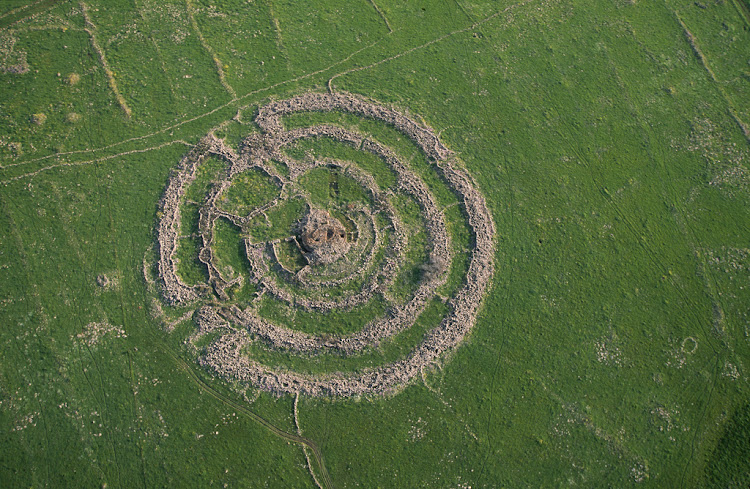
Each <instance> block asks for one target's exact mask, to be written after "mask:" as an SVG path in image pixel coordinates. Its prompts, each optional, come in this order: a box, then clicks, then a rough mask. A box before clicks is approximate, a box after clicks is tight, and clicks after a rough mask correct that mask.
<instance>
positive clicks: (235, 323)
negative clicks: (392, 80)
mask: <svg viewBox="0 0 750 489" xmlns="http://www.w3.org/2000/svg"><path fill="white" fill-rule="evenodd" d="M311 111H318V112H331V111H337V112H342V113H349V114H354V115H356V116H359V117H362V118H366V119H376V120H379V121H383V122H385V123H387V124H388V125H389V126H391V127H393V128H395V129H396V130H397V131H399V132H401V133H402V134H404V135H406V136H407V137H408V138H409V139H411V140H412V141H413V143H414V144H415V145H416V146H417V147H418V148H419V149H420V150H421V151H422V152H424V154H425V155H426V156H427V159H428V161H429V162H430V168H431V170H432V171H434V172H435V173H436V175H437V176H438V177H439V178H440V179H441V180H442V181H443V182H444V184H445V185H446V186H447V187H449V188H450V189H451V190H452V191H453V192H454V194H455V195H456V196H457V197H458V200H459V203H460V205H461V207H462V210H463V214H462V215H463V217H464V219H465V220H466V225H467V228H468V229H469V230H470V232H471V234H472V239H471V249H470V250H468V251H467V253H469V260H468V268H467V270H466V274H465V277H463V281H462V285H461V286H460V287H459V288H458V289H456V290H455V291H454V293H453V294H452V296H451V297H440V299H441V300H442V301H443V302H444V303H445V304H446V305H447V313H446V314H445V315H444V317H443V318H442V320H441V321H440V322H439V324H437V325H436V326H434V327H433V329H431V330H430V331H428V333H427V334H425V336H424V337H423V339H422V341H421V343H419V344H418V345H417V346H416V347H415V348H413V349H412V351H411V352H410V353H409V354H407V355H406V356H404V357H403V358H401V359H400V360H398V361H396V362H393V363H388V364H385V365H381V366H379V367H376V368H370V369H366V370H360V371H354V372H349V373H330V374H321V375H313V374H309V373H300V372H295V371H293V370H290V369H283V368H279V367H274V366H268V365H264V364H262V363H260V362H258V361H256V360H255V359H253V358H252V356H251V355H250V354H248V353H247V352H246V350H247V349H246V346H248V345H249V344H250V343H252V342H256V343H257V344H258V345H263V347H264V348H269V349H273V350H277V351H286V352H290V353H294V354H304V355H305V356H307V357H310V356H315V355H325V354H339V355H346V356H351V355H357V354H360V353H362V352H365V351H367V350H369V349H371V348H374V347H377V346H378V345H380V344H381V342H383V341H386V340H388V339H390V338H393V337H394V336H396V335H398V334H399V333H400V332H403V331H405V330H406V329H408V328H410V327H411V326H412V325H413V324H414V323H415V321H416V319H417V318H418V317H419V316H420V314H421V313H422V312H423V311H424V310H425V308H426V307H427V306H428V304H429V302H430V301H432V300H434V299H435V298H436V296H437V294H438V290H439V289H440V288H441V287H442V286H443V285H445V284H446V281H447V280H448V272H449V271H450V269H451V263H452V261H453V260H454V259H455V258H456V257H455V256H454V254H455V252H454V251H453V250H454V247H452V243H451V234H450V233H449V232H448V229H447V225H446V215H445V213H444V209H442V208H441V205H440V204H439V203H438V199H437V198H436V197H435V196H434V195H433V193H432V192H431V190H430V188H429V187H428V185H426V183H425V181H423V179H422V178H421V177H420V175H419V174H418V172H415V171H414V170H413V169H411V168H410V166H409V165H408V164H407V163H405V162H404V161H402V160H401V159H400V158H399V157H398V156H397V155H396V153H395V152H394V151H393V150H392V149H390V148H388V147H386V146H385V145H383V144H381V143H379V142H377V141H375V140H373V139H371V138H369V137H368V135H366V134H361V133H358V132H356V131H352V130H350V129H346V128H344V127H340V126H338V125H330V124H322V125H312V126H310V127H304V128H297V129H289V130H287V129H285V128H284V126H283V125H282V121H281V118H282V116H286V115H291V114H294V113H299V112H311ZM255 122H256V123H257V124H258V126H259V127H260V128H261V130H262V132H261V133H260V134H251V135H250V136H248V137H247V138H245V140H244V141H243V142H242V144H241V145H240V148H239V152H238V153H237V152H235V151H233V150H232V149H230V148H229V147H227V146H226V145H225V144H224V142H223V141H222V140H220V139H217V138H216V137H214V136H213V135H212V134H209V135H208V136H207V137H205V138H204V139H203V140H202V141H201V143H200V144H199V145H198V146H197V147H196V148H194V149H193V151H191V152H190V153H188V154H187V155H186V156H185V157H184V158H183V159H182V161H181V162H180V163H179V165H178V166H177V167H176V169H175V170H174V172H173V173H172V174H171V176H170V179H169V182H168V184H167V187H166V190H165V192H164V196H163V198H162V201H161V209H160V210H161V214H160V215H161V218H160V221H159V223H158V225H157V229H156V234H157V240H158V253H159V256H158V264H157V269H158V272H159V276H160V283H161V290H162V297H163V299H164V301H165V302H166V303H167V304H169V305H173V306H190V307H194V308H195V310H196V313H195V314H194V320H195V323H196V327H197V332H196V334H195V335H194V337H193V338H197V337H200V336H202V335H205V334H206V333H209V332H217V331H218V332H220V334H219V335H218V339H216V340H214V341H213V342H211V343H210V344H209V346H208V347H207V348H206V349H205V350H204V351H203V353H202V355H201V357H200V363H201V364H202V365H204V366H206V367H207V368H209V369H210V370H212V371H214V372H215V373H216V374H218V375H220V376H223V377H226V378H228V379H233V380H238V381H241V382H244V383H248V384H251V385H253V386H255V387H257V388H260V389H263V390H267V391H270V392H273V393H276V394H285V393H303V394H306V395H311V396H321V395H327V396H356V395H363V394H364V395H367V394H389V393H394V392H397V391H398V390H399V389H400V388H401V387H403V386H404V385H406V384H407V383H408V382H409V381H410V380H412V379H413V378H414V377H415V376H416V375H417V374H418V373H419V372H420V370H421V369H422V368H423V367H424V366H427V365H429V364H431V363H433V362H436V361H437V360H439V359H440V358H441V357H442V356H444V355H445V354H446V353H448V352H449V351H450V350H452V349H453V348H455V347H456V346H457V345H459V344H460V343H461V341H462V340H463V339H464V337H465V336H466V335H467V334H468V333H469V332H470V330H471V329H472V327H473V326H474V323H475V318H476V315H477V311H478V308H479V305H480V301H481V299H482V297H484V295H485V293H486V291H487V288H488V286H489V284H490V280H491V278H492V275H493V272H494V266H493V254H494V243H493V236H494V225H493V222H492V217H491V215H490V212H489V210H488V209H487V205H486V203H485V200H484V198H483V196H482V194H481V193H480V192H479V190H478V188H477V187H476V185H475V184H474V182H473V180H472V178H471V176H470V175H469V174H468V173H467V172H466V171H465V170H464V169H463V167H462V166H461V165H460V164H459V162H458V160H457V158H456V157H455V156H454V155H453V153H452V152H451V151H449V150H448V149H447V148H446V147H445V146H443V144H442V143H441V142H440V140H439V139H438V137H437V136H436V135H435V134H434V133H433V132H432V131H431V130H430V129H428V128H426V127H423V126H421V125H419V124H417V123H416V122H415V121H414V120H412V119H411V118H409V117H407V116H406V115H404V114H403V113H401V112H399V111H396V110H394V109H392V108H389V107H386V106H383V105H380V104H377V103H373V102H371V101H368V100H365V99H363V98H361V97H358V96H355V95H351V94H346V93H335V94H320V93H308V94H304V95H300V96H297V97H293V98H290V99H287V100H282V101H277V102H273V103H270V104H268V105H265V106H263V107H261V108H260V109H259V111H258V115H257V117H256V120H255ZM318 138H328V139H332V140H334V141H337V142H340V143H342V144H345V145H348V146H350V147H353V148H355V149H356V150H358V151H362V152H365V153H369V154H371V155H374V156H375V157H377V158H379V159H380V160H381V161H382V162H384V163H385V164H386V165H387V167H388V168H389V169H390V170H391V172H392V173H393V175H395V179H396V185H395V186H394V187H392V188H381V186H379V185H378V183H377V182H376V178H374V176H373V175H371V174H370V173H368V171H366V170H365V169H364V168H362V167H360V166H359V165H357V164H356V163H355V162H352V161H338V160H333V159H316V158H314V157H308V158H303V159H298V158H293V157H291V156H289V154H288V153H287V152H285V149H286V148H288V147H290V146H291V145H294V144H295V143H297V142H299V141H303V140H310V139H312V140H315V139H318ZM208 158H219V159H220V160H221V161H223V162H224V163H225V168H224V170H223V171H222V172H221V173H220V174H219V176H218V177H217V178H216V179H215V180H214V181H213V182H212V184H211V185H210V186H209V189H208V191H207V192H206V195H205V196H204V199H203V200H202V201H201V202H199V203H197V205H198V206H199V210H198V235H197V238H198V242H199V251H198V255H197V259H198V261H199V263H200V264H201V265H202V266H203V267H204V268H205V271H206V277H207V280H206V281H205V283H199V284H194V285H188V284H186V283H185V282H184V281H183V280H182V279H181V278H180V274H179V273H178V266H179V260H178V259H177V258H176V256H177V250H178V247H179V245H180V240H181V239H182V238H183V237H184V234H183V231H182V230H181V229H180V227H181V222H182V208H183V206H184V205H185V202H186V191H187V189H188V188H189V187H190V185H191V184H192V183H193V182H194V181H195V180H196V176H197V174H198V172H199V168H200V167H201V165H202V164H203V163H204V162H205V161H206V160H207V159H208ZM274 162H275V163H274ZM279 165H283V167H284V168H285V171H280V169H279ZM321 168H325V169H329V170H331V171H336V172H338V174H340V175H343V176H344V177H346V178H348V179H350V181H352V182H355V184H356V185H358V186H359V187H360V188H361V191H362V193H363V194H364V195H366V196H367V198H368V199H369V205H364V204H361V203H359V204H349V205H348V206H346V207H343V208H341V209H321V208H319V206H317V205H315V204H314V203H313V202H312V200H311V199H310V196H309V194H308V193H307V191H306V189H305V186H304V184H303V182H304V181H305V178H306V176H307V175H310V174H311V172H313V171H315V170H316V169H321ZM248 171H259V172H261V173H262V174H263V175H265V176H266V177H267V179H268V180H269V181H271V182H273V185H275V187H276V195H275V197H272V198H270V199H268V201H267V202H263V203H261V204H258V205H256V206H255V207H253V208H252V209H244V210H243V212H237V211H236V210H232V209H227V207H226V206H225V205H224V204H222V202H225V201H226V193H227V192H228V190H229V189H230V187H232V185H239V184H238V183H237V182H239V180H238V178H239V176H240V175H243V174H245V173H246V172H248ZM397 196H403V197H406V198H408V199H410V200H411V201H412V202H414V203H416V205H417V207H418V209H419V213H420V215H421V221H420V222H421V223H422V224H423V227H424V235H425V236H426V240H427V243H428V245H427V250H426V253H425V256H426V260H425V263H423V264H422V269H423V270H424V273H422V274H421V277H420V278H419V280H418V283H417V284H416V285H415V286H414V287H413V290H411V291H410V296H409V297H408V298H406V299H401V300H393V299H392V298H391V294H390V293H389V290H390V289H391V288H392V287H393V286H394V280H395V279H396V277H397V276H398V274H399V271H400V270H401V268H402V267H403V266H404V263H405V262H406V261H407V250H408V249H409V247H410V246H411V242H410V240H411V239H412V234H411V233H410V232H409V230H408V226H407V225H406V223H405V222H404V221H403V219H402V217H401V216H400V209H397V208H396V205H395V204H394V200H395V197H397ZM290 199H299V200H300V201H304V202H305V211H304V212H303V215H301V216H300V218H299V219H298V220H297V222H296V224H295V225H294V226H293V227H291V228H290V230H289V232H288V234H287V235H286V236H284V237H282V238H278V239H268V240H263V239H258V238H256V237H253V233H252V227H253V226H257V225H258V221H259V219H265V221H267V222H268V223H269V224H271V225H272V222H271V221H270V220H269V218H268V215H269V214H270V213H272V212H274V210H275V209H279V208H280V207H281V206H283V205H284V204H285V203H287V202H289V201H290ZM192 204H194V205H195V204H196V203H195V202H193V203H192ZM334 211H335V212H336V213H337V214H336V216H334V215H333V212H334ZM329 212H330V213H329ZM218 220H224V221H226V222H228V223H230V224H231V225H232V226H234V227H235V228H237V229H239V230H240V232H241V235H242V236H243V238H242V239H243V245H244V251H245V258H246V266H247V270H243V271H242V273H239V274H235V273H228V272H227V270H226V269H224V270H222V269H221V267H220V266H219V265H218V264H217V262H216V257H215V249H214V247H215V244H216V223H217V221H218ZM285 245H291V246H292V249H298V250H299V253H300V255H301V256H302V257H303V258H304V260H305V261H304V263H305V265H304V266H302V267H301V268H299V269H297V270H295V269H292V268H290V266H289V265H288V263H285V262H284V261H283V260H282V259H281V258H280V253H281V248H280V247H282V246H285ZM235 275H236V276H235ZM243 280H249V281H250V282H251V283H252V284H254V286H255V287H257V291H258V292H257V293H256V297H255V299H258V298H260V297H262V296H266V297H269V298H273V299H274V300H276V301H278V302H280V303H282V304H286V305H287V306H288V307H289V308H291V309H294V310H300V311H306V312H307V313H310V314H319V315H320V319H321V321H325V320H326V314H327V313H328V312H330V311H352V310H356V309H357V308H361V307H363V306H365V305H366V304H367V303H368V302H369V301H371V300H373V299H374V298H375V297H377V298H380V299H381V300H383V301H385V302H386V303H387V304H388V306H387V309H386V312H385V313H384V314H383V315H381V316H379V317H373V318H372V319H371V320H369V322H367V323H366V324H365V325H364V327H362V328H361V329H360V330H358V331H356V332H353V333H349V334H343V335H331V334H313V333H309V332H303V331H300V330H296V329H293V328H292V327H290V326H289V325H284V324H278V323H277V322H275V321H273V320H271V319H268V318H265V317H263V315H262V314H261V312H260V308H258V307H256V306H255V302H256V300H255V299H254V300H250V301H247V302H246V303H238V302H237V301H233V300H231V299H230V294H228V291H230V290H231V289H232V287H238V286H241V285H242V281H243ZM351 283H356V284H361V286H357V287H354V288H351V289H344V291H343V292H338V293H333V292H334V291H337V290H339V289H340V288H341V287H346V285H347V284H351Z"/></svg>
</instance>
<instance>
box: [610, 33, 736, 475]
mask: <svg viewBox="0 0 750 489" xmlns="http://www.w3.org/2000/svg"><path fill="white" fill-rule="evenodd" d="M604 52H605V53H606V54H607V57H608V59H609V61H610V64H611V66H612V69H613V72H614V74H615V77H616V78H617V81H618V85H619V86H620V90H621V91H622V95H623V97H624V100H626V101H627V102H628V107H629V109H630V115H631V117H632V118H633V119H634V120H635V121H637V122H638V125H639V126H640V128H641V130H642V131H643V133H644V139H645V143H646V145H645V147H646V148H647V152H648V155H649V157H650V158H651V161H656V162H657V163H658V165H659V166H660V168H661V171H662V172H663V174H664V178H662V179H661V180H662V183H663V185H664V189H663V191H662V192H663V193H662V196H663V198H664V199H666V200H667V201H669V202H670V203H671V205H672V207H673V208H674V210H675V212H676V213H678V214H679V219H678V218H677V217H676V216H673V220H674V221H675V225H676V226H677V228H678V229H679V230H680V232H681V233H682V234H683V235H684V237H685V239H686V241H687V244H688V245H689V246H690V249H691V251H692V253H693V255H694V257H695V259H696V261H697V265H698V267H699V268H700V270H701V275H702V276H703V277H704V280H705V282H706V284H705V286H706V294H707V295H708V296H709V297H710V298H711V300H712V302H713V303H714V305H715V307H717V306H718V307H719V308H720V309H721V311H722V313H721V314H722V316H724V317H725V316H726V315H725V314H724V313H723V311H724V310H725V307H724V304H723V301H722V299H721V297H722V293H721V292H718V293H717V292H716V290H715V289H718V282H717V281H716V276H715V274H714V273H713V272H712V271H711V269H710V267H709V266H708V264H707V263H706V259H705V256H704V255H703V254H702V253H700V252H699V251H698V250H699V249H702V246H697V247H696V243H697V244H700V240H699V239H698V235H697V233H696V232H695V230H694V229H693V227H692V226H691V225H690V220H689V219H688V216H687V211H686V209H685V206H684V205H683V204H681V203H680V199H678V198H677V189H676V188H675V186H674V183H673V182H674V179H673V176H672V173H671V172H670V170H669V167H668V166H667V165H666V160H667V157H666V154H665V151H664V147H663V146H661V145H658V144H654V143H653V141H657V140H658V138H657V137H656V135H655V134H654V131H653V129H652V128H651V127H650V126H649V125H648V124H646V123H645V122H644V117H643V114H642V113H641V111H640V110H639V109H638V105H637V104H636V103H635V102H633V101H632V98H631V97H630V94H629V93H628V91H627V88H626V86H625V83H624V82H623V80H622V78H621V77H620V75H619V72H618V70H617V64H616V63H615V61H614V59H615V58H614V57H612V56H611V55H610V53H609V51H608V49H607V48H606V47H605V49H604ZM656 153H658V155H657V154H656ZM696 307H697V306H696ZM704 336H705V337H706V338H705V339H706V342H707V343H708V344H709V346H710V347H711V349H712V350H713V351H714V355H713V357H712V360H713V359H715V360H716V365H715V367H714V369H713V375H712V376H711V381H710V385H711V388H710V390H709V392H708V394H707V396H706V398H705V400H704V401H703V402H704V404H703V405H704V408H703V412H702V414H701V415H700V417H699V418H698V423H697V426H696V429H695V434H694V436H693V437H692V441H691V443H690V456H689V457H688V458H687V461H686V462H685V469H684V470H683V472H682V477H681V481H680V487H685V477H686V476H687V473H688V470H689V467H690V464H691V461H692V460H693V459H694V458H695V450H696V443H697V438H698V434H699V433H700V430H701V426H702V425H703V423H704V422H705V417H706V412H707V411H708V408H709V406H710V404H711V398H712V394H713V392H714V390H715V387H716V384H717V382H718V378H719V374H720V373H719V363H720V360H721V354H722V353H725V352H726V349H727V345H726V344H724V348H723V349H721V351H720V350H719V349H717V348H716V346H715V345H713V342H712V336H711V335H708V336H707V333H706V332H705V331H704ZM688 391H690V392H692V391H694V392H696V395H695V398H694V400H693V401H692V402H689V404H691V405H692V404H695V402H700V400H701V398H702V397H703V394H702V393H703V392H704V391H703V389H694V390H693V389H689V390H686V392H688ZM682 443H683V442H682V441H681V442H680V445H681V446H682Z"/></svg>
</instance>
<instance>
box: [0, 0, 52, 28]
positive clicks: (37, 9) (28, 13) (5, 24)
mask: <svg viewBox="0 0 750 489" xmlns="http://www.w3.org/2000/svg"><path fill="white" fill-rule="evenodd" d="M61 1H63V0H38V1H37V2H34V3H31V4H29V5H24V6H23V7H19V8H16V9H13V10H10V11H8V12H6V13H4V14H3V15H2V16H0V31H3V30H5V29H8V28H10V27H12V26H14V25H16V24H18V23H21V22H23V21H25V20H27V19H29V18H31V17H34V16H36V15H39V14H41V13H43V12H46V11H47V10H50V9H52V7H54V6H55V5H56V4H58V3H60V2H61ZM27 9H29V10H27Z"/></svg>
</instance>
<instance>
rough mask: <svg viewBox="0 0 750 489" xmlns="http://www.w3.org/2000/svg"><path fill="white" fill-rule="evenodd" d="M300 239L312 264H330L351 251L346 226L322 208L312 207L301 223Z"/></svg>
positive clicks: (308, 261) (307, 258)
mask: <svg viewBox="0 0 750 489" xmlns="http://www.w3.org/2000/svg"><path fill="white" fill-rule="evenodd" d="M298 227H299V241H300V244H301V245H302V249H303V250H304V256H305V259H306V260H307V263H309V264H310V265H330V264H331V263H333V262H335V261H336V260H338V259H339V258H341V257H342V256H344V255H345V254H346V252H347V251H349V247H350V244H349V242H348V241H347V239H346V228H345V227H344V226H343V225H342V224H341V222H340V221H339V220H338V219H336V218H335V217H332V216H331V215H330V214H329V213H328V212H326V211H324V210H321V209H311V210H310V212H308V213H307V215H306V216H305V218H304V219H303V220H302V222H301V223H300V224H299V226H298Z"/></svg>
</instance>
